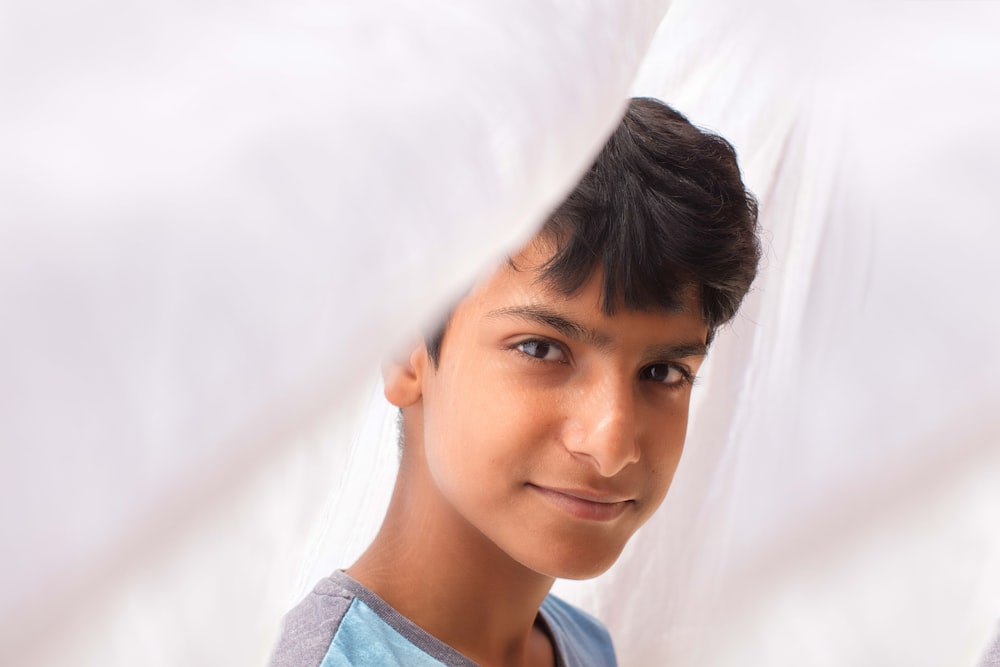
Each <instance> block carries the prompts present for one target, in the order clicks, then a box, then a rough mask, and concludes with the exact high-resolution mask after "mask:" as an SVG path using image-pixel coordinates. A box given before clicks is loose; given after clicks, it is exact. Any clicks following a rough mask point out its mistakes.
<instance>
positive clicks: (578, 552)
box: [525, 544, 625, 580]
mask: <svg viewBox="0 0 1000 667" xmlns="http://www.w3.org/2000/svg"><path fill="white" fill-rule="evenodd" d="M624 548H625V545H624V544H622V545H620V546H616V547H614V548H610V549H604V550H601V551H600V552H595V551H594V550H593V549H592V548H590V549H579V548H577V549H573V548H564V549H558V550H556V549H553V550H550V551H549V553H546V554H545V556H546V557H545V558H539V559H536V560H535V562H534V563H525V565H527V566H528V567H530V568H531V569H533V570H534V571H536V572H538V573H540V574H544V575H546V576H549V577H555V578H557V579H577V580H579V579H593V578H594V577H596V576H598V575H601V574H604V573H605V572H607V570H608V569H609V568H610V567H611V566H612V565H614V564H615V561H617V560H618V556H620V555H621V552H622V549H624ZM533 566H534V567H533Z"/></svg>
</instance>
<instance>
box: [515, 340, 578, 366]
mask: <svg viewBox="0 0 1000 667" xmlns="http://www.w3.org/2000/svg"><path fill="white" fill-rule="evenodd" d="M514 349H516V350H519V351H520V352H521V353H523V354H526V355H528V356H529V357H532V358H533V359H539V360H541V361H564V360H565V359H566V355H565V354H563V351H562V349H560V348H559V346H558V345H556V344H555V343H550V342H549V341H546V340H526V341H523V342H521V343H518V344H517V345H515V346H514Z"/></svg>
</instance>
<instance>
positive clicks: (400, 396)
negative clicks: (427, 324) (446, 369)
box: [382, 340, 428, 408]
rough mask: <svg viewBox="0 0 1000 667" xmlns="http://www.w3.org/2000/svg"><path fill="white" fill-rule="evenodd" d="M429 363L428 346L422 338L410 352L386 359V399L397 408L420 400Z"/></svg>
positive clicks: (384, 373)
mask: <svg viewBox="0 0 1000 667" xmlns="http://www.w3.org/2000/svg"><path fill="white" fill-rule="evenodd" d="M427 363H428V357H427V348H426V346H425V345H424V342H423V341H422V340H421V341H419V342H418V343H417V344H416V345H414V346H413V347H411V348H410V350H409V352H408V353H404V354H403V355H399V356H395V357H393V358H391V359H388V360H386V361H385V362H384V363H383V364H382V381H383V384H384V385H385V397H386V399H388V401H389V402H390V403H392V404H393V405H395V406H396V407H397V408H407V407H409V406H411V405H413V404H414V403H416V402H417V401H419V400H420V398H421V396H423V378H424V373H425V372H426V371H427Z"/></svg>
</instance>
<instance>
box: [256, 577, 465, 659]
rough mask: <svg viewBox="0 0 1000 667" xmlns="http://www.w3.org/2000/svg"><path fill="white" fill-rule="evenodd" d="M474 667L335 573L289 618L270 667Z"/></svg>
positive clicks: (321, 582) (391, 609) (352, 582)
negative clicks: (366, 666)
mask: <svg viewBox="0 0 1000 667" xmlns="http://www.w3.org/2000/svg"><path fill="white" fill-rule="evenodd" d="M442 664H444V665H448V666H449V667H474V664H473V663H472V662H471V661H470V660H468V659H467V658H465V657H464V656H462V655H461V654H460V653H458V652H457V651H455V650H454V649H453V648H451V647H450V646H447V645H446V644H444V643H442V642H441V641H439V640H438V639H435V638H434V637H432V636H430V635H429V634H427V633H426V632H424V631H423V630H421V629H420V628H418V627H417V626H416V625H414V624H413V623H412V622H411V621H410V620H409V619H407V618H406V617H404V616H403V615H401V614H400V613H399V612H398V611H396V610H395V609H393V608H392V607H390V606H389V605H388V604H387V603H386V602H385V601H384V600H382V598H380V597H378V596H377V595H376V594H375V593H374V592H372V591H371V590H369V589H367V588H365V587H364V586H363V585H362V584H361V583H359V582H357V581H355V580H354V579H352V578H351V577H350V576H349V575H348V574H347V573H345V572H341V571H337V572H335V573H333V575H331V576H330V577H328V578H326V579H322V580H321V581H320V582H319V584H317V585H316V588H315V589H314V590H313V591H312V592H311V593H310V594H309V595H308V596H306V598H305V599H304V600H302V602H300V603H299V604H298V605H297V606H296V607H295V608H293V609H292V610H291V611H290V612H288V614H287V615H286V616H285V622H284V628H283V629H282V632H281V637H280V639H279V640H278V644H277V646H276V647H275V649H274V652H273V653H272V655H271V662H270V663H269V665H270V667H348V666H352V665H379V667H397V666H398V667H432V666H433V667H441V665H442Z"/></svg>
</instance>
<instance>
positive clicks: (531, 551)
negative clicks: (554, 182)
mask: <svg viewBox="0 0 1000 667" xmlns="http://www.w3.org/2000/svg"><path fill="white" fill-rule="evenodd" d="M550 250H551V246H547V245H546V244H543V243H540V242H535V243H533V244H529V246H528V247H527V248H526V249H525V250H523V251H522V252H521V253H519V254H518V255H516V256H515V257H514V261H515V263H516V265H517V266H518V267H519V269H520V270H515V269H513V268H511V267H508V266H504V267H503V268H501V269H499V270H498V271H497V272H496V273H495V274H494V275H493V276H492V277H490V278H489V279H488V280H486V281H485V282H483V283H482V284H480V285H479V286H477V287H476V288H475V289H474V290H473V291H472V292H471V293H470V294H469V296H467V297H466V298H465V299H464V300H463V301H462V302H461V303H460V304H459V305H458V306H457V307H456V308H455V310H454V312H453V314H452V316H451V319H450V321H449V325H448V329H447V333H446V335H445V339H444V342H443V345H442V349H441V354H440V357H439V364H438V366H437V368H434V366H433V365H432V364H431V363H430V361H429V360H428V359H427V358H426V351H425V350H424V349H423V348H420V349H419V350H418V351H417V352H415V353H414V355H413V356H411V362H412V361H413V360H415V363H413V364H412V367H413V368H414V369H415V370H414V372H413V373H412V379H411V382H412V383H413V385H414V386H416V387H418V389H417V390H415V392H416V393H415V394H411V396H412V397H414V398H415V400H412V401H410V400H403V401H400V400H398V398H397V400H394V401H393V402H395V403H397V404H405V405H406V406H407V407H406V412H405V415H406V422H407V425H408V429H407V442H406V445H405V447H406V448H407V454H406V455H407V456H411V455H416V456H418V457H421V460H420V461H419V462H418V464H417V465H413V466H409V467H408V468H407V470H406V472H405V474H408V475H411V476H417V477H419V478H420V479H409V480H408V482H411V483H415V484H419V485H422V486H421V490H420V492H421V493H425V494H432V495H433V496H434V499H435V501H440V502H442V503H444V504H445V506H447V507H448V508H450V509H453V510H454V512H451V511H449V512H447V514H449V515H450V516H452V517H453V519H452V520H453V521H454V522H456V523H460V524H462V525H461V526H460V531H459V533H458V534H461V531H463V530H464V531H471V532H467V533H466V534H468V535H470V536H471V538H472V539H480V536H483V537H485V538H486V539H488V540H489V541H491V542H492V543H493V544H495V545H496V546H497V547H499V548H500V549H501V550H502V551H504V552H505V553H506V554H508V555H509V556H510V557H512V558H513V559H514V560H516V561H518V562H520V563H521V564H522V565H524V566H526V567H528V568H530V569H532V570H534V571H536V572H539V573H542V574H545V575H548V576H554V577H565V578H585V577H591V576H595V575H597V574H599V573H601V572H603V571H604V570H606V569H607V568H608V567H610V566H611V564H612V563H613V562H614V561H615V559H616V558H617V557H618V555H619V554H620V553H621V550H622V549H623V548H624V546H625V543H626V542H627V541H628V539H629V537H631V535H632V534H633V533H634V532H635V530H636V529H637V528H638V527H639V526H640V525H642V524H643V523H644V522H645V521H646V520H647V519H648V518H649V517H650V515H651V514H652V513H653V511H654V510H655V509H656V508H657V507H658V506H659V505H660V502H661V501H662V500H663V498H664V496H665V495H666V492H667V489H668V487H669V486H670V481H671V478H672V477H673V474H674V470H675V468H676V467H677V463H678V460H679V458H680V455H681V450H682V448H683V445H684V435H685V430H686V427H687V417H688V404H689V401H690V396H691V383H690V380H691V378H693V376H694V375H695V373H696V372H697V371H698V368H699V366H700V365H701V362H702V360H703V359H704V355H705V341H706V336H707V332H708V330H707V327H706V325H705V323H704V322H703V320H702V318H701V315H700V309H699V307H698V304H697V302H696V298H695V297H694V295H693V294H691V295H689V296H688V298H687V308H686V309H685V310H684V311H683V312H676V313H675V312H666V311H651V312H634V311H627V310H624V309H621V308H619V309H616V312H615V314H614V315H613V316H607V315H605V314H604V312H603V310H602V309H601V300H600V299H601V292H600V275H599V274H597V275H594V276H592V277H591V279H590V281H589V282H588V283H587V284H586V285H584V287H583V288H582V289H580V290H579V291H578V292H577V293H575V294H574V295H572V296H571V297H568V298H567V297H565V296H563V295H561V294H559V293H558V292H556V291H554V290H553V289H552V288H550V287H549V286H548V285H546V284H545V283H543V282H536V279H537V278H538V275H539V274H538V272H537V270H536V268H535V267H538V266H539V265H541V264H542V263H543V262H544V261H545V260H546V259H548V257H549V251H550ZM421 355H422V356H421ZM392 377H393V376H392V374H389V375H387V382H386V387H387V392H386V393H387V395H388V396H389V397H390V400H392V399H393V397H394V396H396V397H398V396H400V395H401V394H399V393H398V392H397V393H394V392H395V391H396V389H398V388H397V387H395V385H393V382H396V381H398V378H397V380H393V379H392ZM417 394H418V395H417ZM415 411H416V413H415ZM410 426H414V427H415V428H410ZM414 430H415V431H417V432H413V431H414ZM411 448H415V449H414V450H413V451H411Z"/></svg>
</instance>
